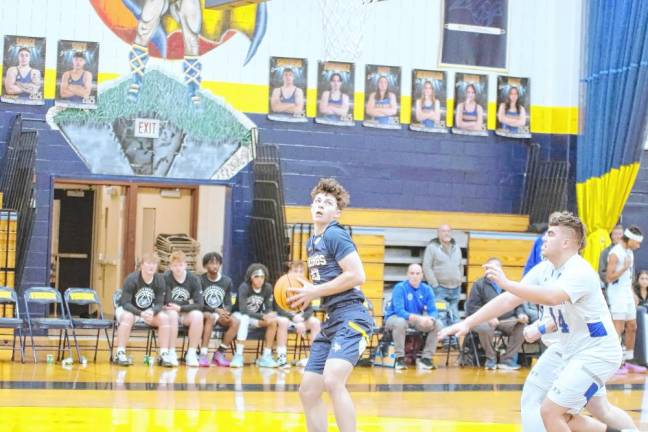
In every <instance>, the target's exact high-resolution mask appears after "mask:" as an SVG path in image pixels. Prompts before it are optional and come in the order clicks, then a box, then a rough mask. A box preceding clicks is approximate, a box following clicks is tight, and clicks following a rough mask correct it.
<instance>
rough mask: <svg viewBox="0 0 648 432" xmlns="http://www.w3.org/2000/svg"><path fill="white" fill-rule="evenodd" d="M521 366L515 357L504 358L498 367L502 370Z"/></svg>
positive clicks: (516, 368) (515, 368)
mask: <svg viewBox="0 0 648 432" xmlns="http://www.w3.org/2000/svg"><path fill="white" fill-rule="evenodd" d="M520 367H521V366H520V365H519V364H517V362H516V361H515V360H513V359H508V360H504V361H503V362H501V363H499V364H498V365H497V369H501V370H518V369H520Z"/></svg>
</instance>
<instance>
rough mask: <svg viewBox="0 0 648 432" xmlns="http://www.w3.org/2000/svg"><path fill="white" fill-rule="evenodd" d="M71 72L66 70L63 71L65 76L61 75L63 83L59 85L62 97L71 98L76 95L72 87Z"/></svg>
mask: <svg viewBox="0 0 648 432" xmlns="http://www.w3.org/2000/svg"><path fill="white" fill-rule="evenodd" d="M69 81H70V72H69V71H65V72H63V76H62V77H61V85H60V86H59V91H60V92H61V97H63V98H69V97H72V96H74V93H73V92H72V90H71V89H70V83H69Z"/></svg>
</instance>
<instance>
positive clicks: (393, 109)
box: [381, 92, 398, 116]
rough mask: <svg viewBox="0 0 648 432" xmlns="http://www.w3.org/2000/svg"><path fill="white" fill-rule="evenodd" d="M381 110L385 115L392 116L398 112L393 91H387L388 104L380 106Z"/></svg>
mask: <svg viewBox="0 0 648 432" xmlns="http://www.w3.org/2000/svg"><path fill="white" fill-rule="evenodd" d="M381 111H382V112H383V115H386V116H394V115H396V114H397V113H398V103H397V102H396V95H395V94H394V93H391V92H389V106H387V107H384V108H382V109H381Z"/></svg>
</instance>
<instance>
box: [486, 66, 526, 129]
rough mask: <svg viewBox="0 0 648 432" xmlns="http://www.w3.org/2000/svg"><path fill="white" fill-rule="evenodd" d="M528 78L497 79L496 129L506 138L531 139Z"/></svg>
mask: <svg viewBox="0 0 648 432" xmlns="http://www.w3.org/2000/svg"><path fill="white" fill-rule="evenodd" d="M530 107H531V87H530V86H529V78H515V77H507V76H498V77H497V129H495V133H496V134H497V135H500V136H504V137H508V138H531V123H530V120H531V110H530Z"/></svg>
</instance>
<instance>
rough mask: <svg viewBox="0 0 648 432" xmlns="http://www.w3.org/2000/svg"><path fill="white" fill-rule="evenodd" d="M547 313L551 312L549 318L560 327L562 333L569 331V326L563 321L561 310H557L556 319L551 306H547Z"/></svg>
mask: <svg viewBox="0 0 648 432" xmlns="http://www.w3.org/2000/svg"><path fill="white" fill-rule="evenodd" d="M549 313H551V318H552V319H553V320H554V323H555V324H556V327H558V328H560V331H561V332H562V333H569V326H568V325H567V323H566V322H565V318H564V317H563V314H562V311H560V310H559V311H558V319H556V315H555V314H554V310H553V308H549Z"/></svg>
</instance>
